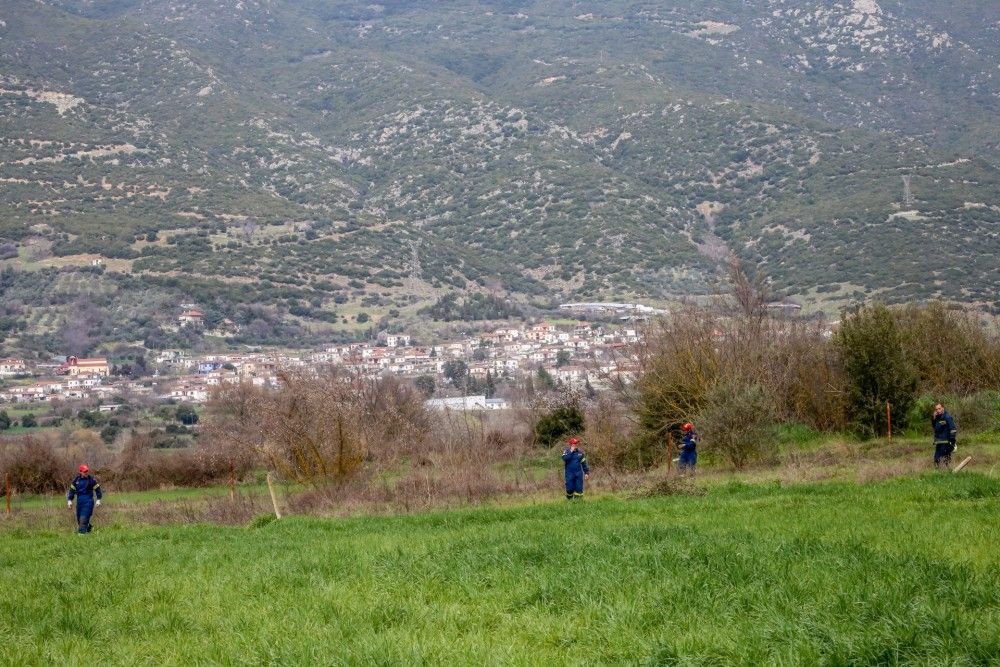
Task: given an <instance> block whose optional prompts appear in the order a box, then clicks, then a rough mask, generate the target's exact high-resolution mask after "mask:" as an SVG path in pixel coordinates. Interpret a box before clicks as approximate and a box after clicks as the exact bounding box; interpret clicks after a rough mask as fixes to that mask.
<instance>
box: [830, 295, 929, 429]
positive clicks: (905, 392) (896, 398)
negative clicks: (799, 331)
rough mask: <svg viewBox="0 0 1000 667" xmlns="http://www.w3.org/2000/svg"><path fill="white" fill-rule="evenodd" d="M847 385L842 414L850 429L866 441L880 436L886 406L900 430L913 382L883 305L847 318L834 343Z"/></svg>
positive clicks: (911, 369) (865, 308)
mask: <svg viewBox="0 0 1000 667" xmlns="http://www.w3.org/2000/svg"><path fill="white" fill-rule="evenodd" d="M834 344H835V345H836V347H837V350H838V352H839V354H840V357H841V359H842V360H843V366H844V374H845V377H846V380H847V409H848V412H849V415H850V418H851V423H852V424H853V425H854V427H855V429H856V430H857V431H858V432H859V433H861V434H863V435H867V436H877V435H881V434H884V433H885V432H886V427H887V423H886V419H887V415H886V404H887V403H888V404H889V405H891V406H892V409H893V413H894V414H895V415H896V417H895V419H896V423H897V424H898V426H899V427H900V428H905V427H906V420H907V418H908V414H909V410H910V407H911V406H912V405H913V401H914V400H915V399H916V395H917V383H918V380H919V377H918V374H917V370H916V368H915V366H914V364H913V360H912V359H911V358H910V357H908V356H907V354H906V350H905V349H904V348H903V338H902V334H901V332H900V327H899V326H898V325H897V322H896V317H895V316H894V314H893V312H892V311H891V310H890V309H889V308H888V307H887V306H885V305H883V304H874V305H871V306H863V307H860V308H857V309H855V310H854V311H853V312H851V313H849V314H847V316H846V317H845V318H844V319H843V321H842V322H841V325H840V329H839V330H838V331H837V334H836V336H835V337H834Z"/></svg>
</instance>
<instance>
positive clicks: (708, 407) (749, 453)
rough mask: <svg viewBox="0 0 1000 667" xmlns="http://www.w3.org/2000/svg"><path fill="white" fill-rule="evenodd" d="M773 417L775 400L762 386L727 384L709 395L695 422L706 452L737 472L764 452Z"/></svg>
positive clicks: (719, 386) (775, 410)
mask: <svg viewBox="0 0 1000 667" xmlns="http://www.w3.org/2000/svg"><path fill="white" fill-rule="evenodd" d="M776 418H777V409H776V406H775V404H774V400H773V399H772V398H771V397H770V396H769V394H768V392H767V391H766V390H765V389H764V388H763V387H762V386H761V385H759V384H756V383H737V382H727V383H723V384H719V385H717V386H715V387H713V388H712V390H711V391H710V392H709V393H708V395H707V396H706V400H705V406H704V407H703V408H702V410H701V412H700V413H699V414H698V416H697V420H696V421H697V424H698V430H699V433H700V436H701V437H702V438H703V440H704V442H705V444H706V446H705V450H706V452H718V453H719V454H720V455H721V456H722V457H723V458H725V459H726V460H727V461H728V462H729V463H730V464H732V466H733V467H734V468H736V469H740V468H743V467H745V466H746V465H747V464H748V463H750V462H751V461H753V460H754V459H757V458H759V457H760V456H761V454H762V453H763V452H765V450H766V448H767V447H768V446H769V444H770V443H769V440H770V439H771V438H770V435H771V431H772V428H773V426H774V423H775V421H776Z"/></svg>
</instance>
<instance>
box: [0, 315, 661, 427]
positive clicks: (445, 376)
mask: <svg viewBox="0 0 1000 667" xmlns="http://www.w3.org/2000/svg"><path fill="white" fill-rule="evenodd" d="M566 305H567V306H568V307H567V308H563V309H562V310H563V311H568V312H574V313H577V314H590V315H593V314H601V315H607V314H611V315H612V316H613V317H611V319H612V320H613V321H614V323H609V322H588V321H579V322H576V323H571V321H570V320H562V321H561V322H560V323H559V324H553V323H548V322H539V323H535V324H519V325H510V326H501V327H497V328H493V329H491V330H487V331H482V332H478V333H470V334H468V335H466V336H463V337H461V338H458V339H456V340H450V341H440V342H424V341H420V340H417V339H416V338H415V337H414V336H412V335H410V334H407V333H388V332H385V331H383V332H379V333H378V334H377V335H376V337H375V338H374V339H373V340H369V341H364V342H353V343H343V344H336V345H329V346H325V347H322V348H319V349H308V350H291V349H285V350H277V349H251V350H247V351H226V352H213V353H205V354H194V353H191V352H188V351H185V350H180V349H168V350H162V351H155V352H149V353H148V355H147V367H148V369H149V373H148V374H147V375H145V376H143V377H134V375H133V376H131V377H130V376H129V373H127V372H123V371H122V369H120V368H118V367H116V366H115V365H114V364H113V363H111V362H109V360H108V359H107V358H104V357H96V358H83V357H75V356H66V357H57V358H54V359H52V360H50V361H48V362H37V363H33V362H30V361H26V360H24V359H18V358H5V359H0V383H2V384H0V404H3V403H17V404H30V403H46V402H48V403H52V402H57V401H62V402H69V401H80V402H87V403H90V404H93V405H96V406H99V409H100V410H101V411H105V412H110V411H114V410H116V409H117V408H118V407H119V405H120V404H121V403H122V402H132V401H136V400H142V401H143V402H168V403H193V404H199V403H205V402H206V401H208V400H209V398H210V396H211V394H212V391H213V388H216V387H219V386H222V385H226V384H238V383H241V382H247V383H250V384H253V385H256V386H265V387H266V386H277V385H278V384H279V382H280V380H279V374H280V372H281V371H282V370H285V369H315V370H319V369H322V368H324V367H328V366H336V367H340V368H343V369H344V370H346V371H348V372H351V373H353V374H355V375H359V376H363V377H381V376H385V375H394V376H398V377H403V378H410V379H414V380H415V379H417V378H423V386H424V387H430V391H427V392H426V393H427V394H428V401H427V405H428V407H430V408H437V409H444V408H449V409H463V410H497V409H505V408H507V407H509V403H508V400H507V399H506V398H505V397H504V396H503V393H504V392H503V391H502V390H500V391H498V389H497V386H498V385H499V386H500V387H501V388H502V387H503V386H504V385H505V384H511V383H515V382H519V381H521V380H523V379H525V378H529V377H534V378H541V379H542V381H543V382H544V383H547V384H549V385H550V386H552V387H559V388H564V389H567V390H588V391H590V390H598V389H602V388H607V387H608V384H609V382H610V381H611V380H612V379H619V378H623V377H628V376H629V374H630V373H631V372H632V370H633V369H634V360H633V357H632V352H631V351H630V350H629V346H630V345H632V344H634V343H636V342H638V341H639V339H640V330H639V328H638V326H637V324H636V322H637V321H640V320H642V319H643V318H644V317H646V316H648V315H649V314H655V313H660V312H662V311H656V310H654V309H651V308H649V307H645V306H636V305H631V304H566ZM202 317H203V313H202V312H201V311H200V310H198V309H197V308H194V307H191V308H187V309H185V310H184V312H183V313H181V314H180V315H179V316H178V318H177V325H176V326H178V327H200V326H201V318H202ZM606 319H607V318H606ZM427 378H430V379H432V380H433V382H431V381H430V380H428V379H427ZM470 390H471V391H470ZM431 396H433V398H431Z"/></svg>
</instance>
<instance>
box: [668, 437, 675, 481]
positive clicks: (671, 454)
mask: <svg viewBox="0 0 1000 667" xmlns="http://www.w3.org/2000/svg"><path fill="white" fill-rule="evenodd" d="M673 466H674V434H673V433H671V432H670V431H667V474H668V475H669V474H670V471H671V469H673Z"/></svg>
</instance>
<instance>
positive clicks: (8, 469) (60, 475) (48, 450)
mask: <svg viewBox="0 0 1000 667" xmlns="http://www.w3.org/2000/svg"><path fill="white" fill-rule="evenodd" d="M8 475H9V476H10V482H11V486H12V487H13V488H15V489H16V490H17V491H19V492H20V493H50V492H58V491H65V490H66V488H67V487H68V486H69V481H70V480H71V479H72V478H73V464H72V463H71V462H70V461H69V459H68V457H67V456H66V454H65V452H63V453H61V454H60V452H57V451H56V449H55V448H54V447H52V445H51V444H49V443H48V442H45V441H42V440H38V439H35V438H21V439H16V440H7V441H5V442H3V443H0V479H6V477H7V476H8Z"/></svg>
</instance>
